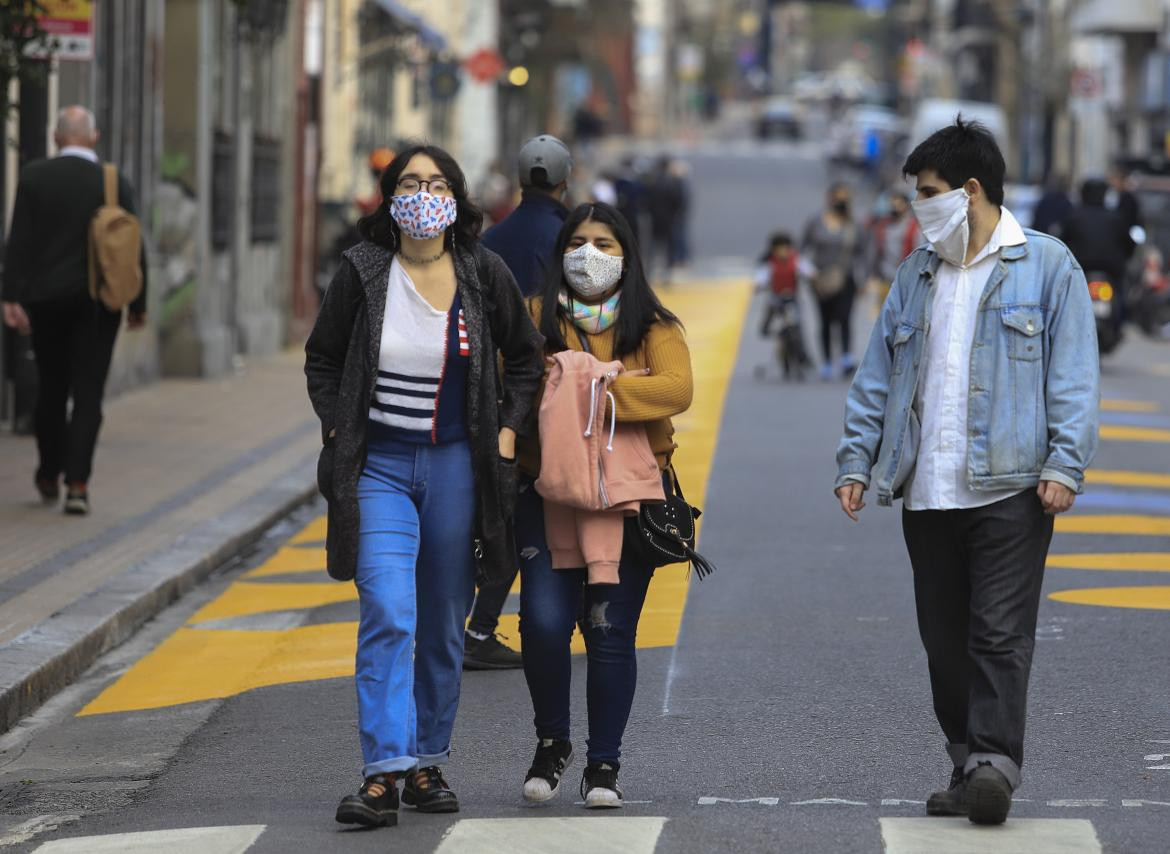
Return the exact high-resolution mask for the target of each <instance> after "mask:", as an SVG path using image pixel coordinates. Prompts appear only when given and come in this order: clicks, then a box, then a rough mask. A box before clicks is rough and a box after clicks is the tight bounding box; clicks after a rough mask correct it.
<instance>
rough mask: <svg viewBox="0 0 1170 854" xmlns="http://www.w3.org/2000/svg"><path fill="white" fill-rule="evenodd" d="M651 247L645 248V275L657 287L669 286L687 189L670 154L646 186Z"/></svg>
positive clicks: (675, 259) (659, 163)
mask: <svg viewBox="0 0 1170 854" xmlns="http://www.w3.org/2000/svg"><path fill="white" fill-rule="evenodd" d="M646 195H647V207H648V208H649V213H650V245H649V246H648V247H646V250H645V253H644V254H645V256H646V261H647V263H646V276H647V277H648V278H649V279H650V281H651V282H653V283H655V284H656V285H664V286H669V285H670V282H671V274H672V272H673V270H674V266H675V264H677V263H678V262H679V259H678V258H677V257H676V250H677V247H678V234H679V224H680V220H681V219H682V218H683V217H684V216H685V215H686V203H687V198H686V188H685V187H684V186H683V182H682V180H681V179H680V178H679V176H678V174H677V172H676V171H675V169H674V161H673V159H672V158H671V157H670V156H669V155H666V154H664V155H662V156H661V157H659V158H658V163H657V165H656V167H655V170H654V173H653V176H652V177H651V179H650V182H649V186H648V187H647V194H646Z"/></svg>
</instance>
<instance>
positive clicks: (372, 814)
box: [337, 774, 398, 827]
mask: <svg viewBox="0 0 1170 854" xmlns="http://www.w3.org/2000/svg"><path fill="white" fill-rule="evenodd" d="M375 787H380V788H381V790H382V791H381V792H380V793H378V794H374V793H373V792H371V791H370V790H371V789H374V788H375ZM337 821H338V822H340V823H341V824H360V825H363V826H365V827H383V826H385V827H394V826H396V825H397V824H398V778H397V775H394V774H376V775H374V776H373V777H368V778H367V779H366V782H365V783H363V784H362V787H361V788H360V789H359V790H358V793H357V794H356V795H346V796H345V797H344V798H342V799H341V803H340V804H339V805H338V807H337Z"/></svg>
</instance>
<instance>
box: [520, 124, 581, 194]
mask: <svg viewBox="0 0 1170 854" xmlns="http://www.w3.org/2000/svg"><path fill="white" fill-rule="evenodd" d="M533 169H543V170H544V173H545V176H546V177H547V179H548V185H549V186H550V187H555V186H556V185H557V184H560V183H562V182H564V181H567V180H568V179H569V173H570V172H571V171H572V170H573V157H572V155H570V154H569V146H567V145H565V144H564V143H563V142H561V141H560V140H559V139H557V138H556V137H555V136H550V135H548V134H547V133H544V134H541V135H540V136H536V137H533V138H532V139H530V140H528V142H526V143H524V145H522V146H520V183H521V184H523V185H524V186H532V185H533V184H534V183H535V182H534V181H533V180H532V170H533Z"/></svg>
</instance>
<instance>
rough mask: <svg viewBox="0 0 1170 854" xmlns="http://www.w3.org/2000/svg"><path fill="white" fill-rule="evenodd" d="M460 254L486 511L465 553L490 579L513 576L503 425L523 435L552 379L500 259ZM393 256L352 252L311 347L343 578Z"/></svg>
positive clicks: (352, 549) (322, 469)
mask: <svg viewBox="0 0 1170 854" xmlns="http://www.w3.org/2000/svg"><path fill="white" fill-rule="evenodd" d="M452 254H453V259H454V262H455V274H456V278H457V280H458V287H459V293H460V296H461V297H462V300H463V314H464V318H465V320H466V323H467V335H468V341H469V344H470V347H471V361H470V363H469V366H468V377H467V428H468V434H469V437H470V442H471V452H472V461H473V466H474V475H475V485H476V495H477V498H478V507H477V513H476V522H477V525H476V528H477V530H476V538H475V539H476V542H475V543H468V544H467V547H468V548H474V549H476V554H477V557H478V558H479V560H478V566H479V574H480V578H479V580H480V581H481V582H482V581H491V580H496V579H503V578H506V577H508V576H509V574H510V573H511V572H512V570H513V569H515V564H516V547H515V537H514V534H513V530H512V512H513V510H514V508H515V498H516V466H515V463H507V462H503V461H501V459H500V452H499V439H498V437H499V431H500V429H501V428H503V427H511V428H512V429H514V430H516V431H517V432H519V431H520V429H521V427H522V426H523V425H524V423H525V421H526V419H527V417H528V414H529V410H530V409H531V408H532V405H533V402H534V401H535V399H536V395H537V393H538V391H539V389H540V381H541V379H542V377H543V376H544V363H543V348H544V339H543V338H542V337H541V335H540V333H539V332H537V331H536V327H535V326H534V325H533V323H532V319H531V318H530V317H529V315H528V311H527V310H526V308H525V305H524V300H523V297H522V296H521V295H520V290H519V288H517V287H516V281H515V279H513V278H512V274H511V273H510V272H508V268H507V267H506V266H504V262H503V261H501V260H500V257H499V256H498V255H496V254H495V253H493V252H489V251H488V250H486V249H483V248H482V247H476V249H475V250H474V254H473V252H472V250H469V249H465V248H462V247H459V246H456V248H455V249H454V250H453V251H452ZM393 259H394V255H393V253H392V252H390V250H388V249H385V248H383V247H382V246H378V245H376V244H373V243H369V242H363V243H360V244H358V245H357V246H355V247H353V248H352V249H350V250H348V251H347V252H345V254H344V260H343V262H342V264H341V267H340V269H339V270H338V271H337V274H336V275H335V276H334V278H333V281H332V282H331V283H330V285H329V289H328V290H327V291H326V292H325V298H324V301H323V302H322V304H321V311H320V314H319V315H318V316H317V322H316V324H315V325H314V327H313V332H312V334H311V335H310V336H309V340H308V343H307V344H306V345H305V354H306V358H305V374H306V376H307V377H308V386H309V398H310V400H311V401H312V404H313V409H314V410H316V412H317V416H318V417H319V418H320V419H321V436H322V440H323V442H324V448H323V449H322V451H321V457H320V460H319V461H318V464H317V482H318V486H319V487H320V489H321V493H322V495H324V496H325V498H326V500H327V501H328V503H329V524H328V535H327V543H326V547H327V551H328V568H329V574H330V575H331V576H333V577H334V578H337V579H339V580H348V579H351V578H353V577H354V573H355V572H356V569H357V542H358V531H359V514H358V500H357V484H358V479H359V478H360V477H361V473H362V470H363V468H364V467H365V460H366V429H367V425H368V424H369V409H370V401H371V400H372V399H373V396H374V386H375V384H376V382H377V378H378V370H377V368H378V355H379V349H380V346H381V340H382V317H383V314H384V312H385V310H386V288H387V284H388V280H389V275H390V264H391V262H392V261H393ZM499 354H502V355H503V365H504V370H503V384H502V388H501V387H500V371H499V369H498V356H499ZM333 430H336V436H335V438H333V439H330V438H329V434H330V432H331V431H333Z"/></svg>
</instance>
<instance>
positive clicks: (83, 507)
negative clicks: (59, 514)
mask: <svg viewBox="0 0 1170 854" xmlns="http://www.w3.org/2000/svg"><path fill="white" fill-rule="evenodd" d="M65 513H66V514H68V515H69V516H87V515H89V490H88V489H86V487H85V484H84V483H75V484H70V485H69V489H68V491H67V492H66V493H65Z"/></svg>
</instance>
